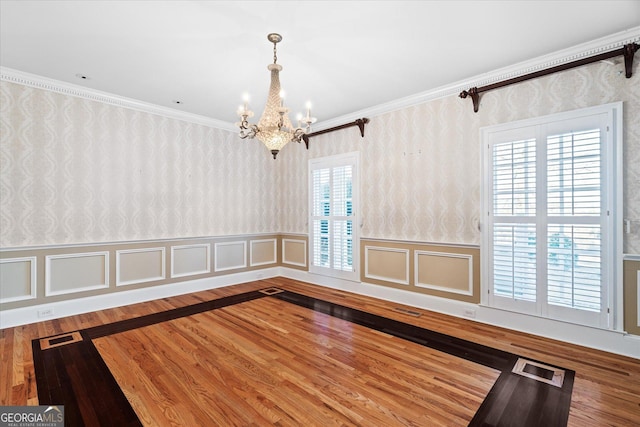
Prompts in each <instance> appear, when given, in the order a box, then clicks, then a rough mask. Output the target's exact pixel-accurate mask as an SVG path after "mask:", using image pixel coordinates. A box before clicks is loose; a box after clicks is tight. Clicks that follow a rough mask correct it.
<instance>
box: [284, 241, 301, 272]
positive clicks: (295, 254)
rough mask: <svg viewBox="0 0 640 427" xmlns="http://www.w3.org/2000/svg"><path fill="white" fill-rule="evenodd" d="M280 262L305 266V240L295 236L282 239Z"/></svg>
mask: <svg viewBox="0 0 640 427" xmlns="http://www.w3.org/2000/svg"><path fill="white" fill-rule="evenodd" d="M282 263H283V264H285V265H294V266H297V267H305V268H306V267H307V241H306V240H301V239H295V238H284V239H282Z"/></svg>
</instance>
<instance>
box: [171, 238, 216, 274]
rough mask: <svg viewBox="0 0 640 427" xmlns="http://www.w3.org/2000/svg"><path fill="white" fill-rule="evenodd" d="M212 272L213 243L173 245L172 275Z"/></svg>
mask: <svg viewBox="0 0 640 427" xmlns="http://www.w3.org/2000/svg"><path fill="white" fill-rule="evenodd" d="M210 272H211V244H209V243H201V244H194V245H184V246H171V277H185V276H194V275H196V274H205V273H210Z"/></svg>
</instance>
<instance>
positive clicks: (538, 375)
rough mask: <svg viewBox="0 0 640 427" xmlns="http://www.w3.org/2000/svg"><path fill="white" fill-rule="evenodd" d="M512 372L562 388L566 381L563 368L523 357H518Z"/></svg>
mask: <svg viewBox="0 0 640 427" xmlns="http://www.w3.org/2000/svg"><path fill="white" fill-rule="evenodd" d="M511 372H513V373H514V374H518V375H522V376H523V377H527V378H531V379H534V380H536V381H540V382H543V383H546V384H551V385H553V386H556V387H560V388H562V384H563V383H564V370H563V369H559V368H554V367H553V366H548V365H543V364H542V363H538V362H532V361H531V360H527V359H523V358H519V359H518V361H517V362H516V364H515V366H514V367H513V370H512V371H511Z"/></svg>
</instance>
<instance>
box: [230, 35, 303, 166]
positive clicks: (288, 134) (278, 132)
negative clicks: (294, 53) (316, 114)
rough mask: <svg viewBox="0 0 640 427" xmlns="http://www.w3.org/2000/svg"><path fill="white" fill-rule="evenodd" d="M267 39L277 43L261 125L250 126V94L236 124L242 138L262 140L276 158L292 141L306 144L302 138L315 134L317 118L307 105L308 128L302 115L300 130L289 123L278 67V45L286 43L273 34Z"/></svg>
mask: <svg viewBox="0 0 640 427" xmlns="http://www.w3.org/2000/svg"><path fill="white" fill-rule="evenodd" d="M267 39H268V40H269V41H270V42H272V43H273V64H269V65H268V66H267V69H268V70H269V71H271V85H270V86H269V95H268V97H267V105H266V106H265V109H264V112H263V113H262V116H261V117H260V121H259V122H258V124H257V125H255V124H250V123H249V121H248V120H247V119H249V118H251V117H253V112H252V111H251V110H249V105H248V95H246V94H245V96H244V97H243V98H244V105H243V106H241V107H240V108H238V116H240V118H241V121H240V122H238V123H236V125H237V126H238V127H239V128H240V134H239V135H240V138H242V139H245V138H249V139H252V138H258V139H259V140H260V141H262V143H263V144H264V145H265V146H266V147H267V148H268V149H269V150H270V151H271V154H272V155H273V158H274V159H275V158H276V156H277V154H278V153H279V152H280V150H281V149H282V147H284V146H285V145H286V144H287V143H288V142H290V141H295V142H298V143H299V142H300V141H302V137H303V136H304V135H306V134H308V133H309V132H310V131H311V124H312V123H315V121H316V119H315V118H313V117H311V106H310V104H309V103H307V116H306V117H305V118H304V124H305V125H306V126H305V127H302V126H301V118H302V117H301V116H300V118H299V119H298V127H296V128H294V127H293V126H292V125H291V121H290V120H289V115H288V114H287V113H288V112H289V109H288V108H286V107H285V106H284V92H283V91H281V89H280V71H282V66H281V65H279V64H277V63H276V62H277V60H278V57H277V55H276V45H277V44H278V43H279V42H280V41H282V36H281V35H280V34H276V33H271V34H269V35H267Z"/></svg>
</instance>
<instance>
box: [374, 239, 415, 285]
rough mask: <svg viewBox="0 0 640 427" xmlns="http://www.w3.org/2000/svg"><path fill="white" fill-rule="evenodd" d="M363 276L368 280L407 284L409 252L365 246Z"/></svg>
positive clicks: (406, 250)
mask: <svg viewBox="0 0 640 427" xmlns="http://www.w3.org/2000/svg"><path fill="white" fill-rule="evenodd" d="M364 250H365V255H364V272H365V273H364V276H365V277H366V278H369V279H376V280H384V281H387V282H393V283H399V284H401V285H408V284H409V250H408V249H398V248H386V247H382V246H365V248H364Z"/></svg>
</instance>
